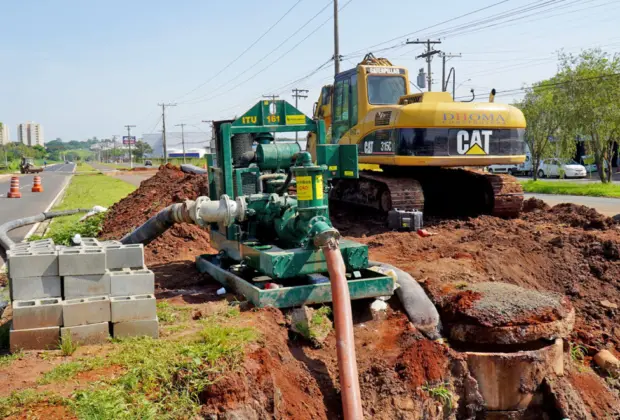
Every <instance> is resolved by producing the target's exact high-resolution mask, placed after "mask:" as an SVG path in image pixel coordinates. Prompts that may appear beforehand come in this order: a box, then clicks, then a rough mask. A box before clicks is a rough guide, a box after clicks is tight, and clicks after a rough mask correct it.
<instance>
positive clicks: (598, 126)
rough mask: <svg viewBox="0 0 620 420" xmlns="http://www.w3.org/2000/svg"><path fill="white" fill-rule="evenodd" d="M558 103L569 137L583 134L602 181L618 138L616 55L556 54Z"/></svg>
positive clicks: (619, 64)
mask: <svg viewBox="0 0 620 420" xmlns="http://www.w3.org/2000/svg"><path fill="white" fill-rule="evenodd" d="M557 77H558V79H559V80H560V81H561V83H562V84H561V85H560V86H558V89H557V91H556V92H557V98H558V102H557V103H558V106H559V107H561V108H563V109H564V115H565V121H564V124H565V127H566V130H567V131H570V132H571V134H572V135H573V138H575V137H576V136H578V135H580V136H584V135H585V136H586V137H587V138H588V139H589V141H587V142H586V148H587V149H588V152H589V153H591V154H592V155H593V157H594V162H595V163H596V167H597V169H598V173H599V177H600V178H601V181H602V182H604V183H607V182H610V181H611V177H612V170H613V169H612V158H613V147H614V143H615V142H616V141H617V140H618V139H619V138H620V55H617V54H616V55H613V56H610V55H608V54H606V53H603V52H602V51H601V50H600V49H591V50H586V51H583V52H582V53H581V54H579V55H578V56H575V55H572V54H565V53H562V54H560V70H559V72H558V75H557Z"/></svg>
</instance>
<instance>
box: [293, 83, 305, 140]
mask: <svg viewBox="0 0 620 420" xmlns="http://www.w3.org/2000/svg"><path fill="white" fill-rule="evenodd" d="M308 92H309V90H308V89H297V88H295V89H293V98H295V108H299V98H302V99H306V98H307V97H308V95H304V93H308ZM295 143H299V132H298V131H295Z"/></svg>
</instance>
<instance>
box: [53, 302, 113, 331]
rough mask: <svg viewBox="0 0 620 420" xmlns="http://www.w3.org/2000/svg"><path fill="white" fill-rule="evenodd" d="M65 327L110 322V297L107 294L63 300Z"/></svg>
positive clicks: (63, 321)
mask: <svg viewBox="0 0 620 420" xmlns="http://www.w3.org/2000/svg"><path fill="white" fill-rule="evenodd" d="M62 305H63V308H62V324H63V325H64V326H65V327H74V326H76V325H88V324H98V323H101V322H110V298H109V297H107V296H94V297H84V298H79V299H69V300H65V301H64V302H62Z"/></svg>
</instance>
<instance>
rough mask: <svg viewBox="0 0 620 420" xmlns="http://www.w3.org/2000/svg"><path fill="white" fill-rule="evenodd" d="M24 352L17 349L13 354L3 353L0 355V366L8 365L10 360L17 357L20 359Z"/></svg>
mask: <svg viewBox="0 0 620 420" xmlns="http://www.w3.org/2000/svg"><path fill="white" fill-rule="evenodd" d="M23 355H24V353H22V352H21V351H18V352H16V353H13V354H3V355H0V368H3V367H6V366H8V365H10V364H11V363H12V362H14V361H15V360H17V359H20V358H21V357H23Z"/></svg>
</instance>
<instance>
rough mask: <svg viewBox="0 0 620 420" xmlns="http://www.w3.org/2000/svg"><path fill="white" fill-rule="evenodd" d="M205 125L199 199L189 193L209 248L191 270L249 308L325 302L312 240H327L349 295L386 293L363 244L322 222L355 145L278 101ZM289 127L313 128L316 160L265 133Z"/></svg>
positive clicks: (321, 262)
mask: <svg viewBox="0 0 620 420" xmlns="http://www.w3.org/2000/svg"><path fill="white" fill-rule="evenodd" d="M214 131H215V132H214V137H215V139H216V145H215V146H216V153H215V154H213V155H208V156H207V164H208V178H209V197H201V198H199V199H197V200H196V203H195V206H192V212H194V213H193V215H192V218H193V219H195V220H196V222H197V223H199V224H201V225H203V226H205V227H209V229H210V235H211V242H212V246H213V247H215V248H216V249H217V250H218V251H219V253H218V254H217V255H202V256H199V257H198V258H197V265H198V268H199V269H200V270H201V271H204V272H208V273H209V274H211V275H212V276H213V277H214V278H215V279H216V280H218V281H220V282H221V283H222V284H224V285H226V286H229V287H233V288H235V289H237V290H238V291H239V292H241V293H243V294H244V295H246V297H248V299H249V300H251V301H252V302H253V303H254V304H255V305H257V306H266V305H273V306H276V307H287V306H297V305H301V304H304V303H315V302H328V301H331V291H330V288H329V284H328V283H327V282H328V279H327V278H326V275H325V273H326V272H327V266H326V263H325V256H324V255H323V251H322V247H324V246H326V244H328V243H330V244H332V245H333V244H337V246H338V247H339V248H340V251H341V253H342V256H343V261H344V263H345V266H346V269H347V272H348V273H349V275H350V276H351V281H350V282H349V290H350V293H351V296H352V298H353V299H359V298H362V297H373V296H384V295H391V294H392V293H393V286H394V283H393V280H392V279H391V278H390V277H386V276H384V275H381V274H379V273H376V272H374V271H371V270H368V248H367V246H366V245H363V244H359V243H357V242H354V241H350V240H346V239H340V234H339V232H338V230H336V229H335V228H334V227H333V226H332V224H331V221H330V219H329V201H328V192H329V180H330V179H332V178H357V176H358V168H357V163H358V162H357V146H356V145H338V144H325V127H324V124H323V121H320V120H319V121H313V120H311V119H310V118H308V117H307V116H305V115H304V114H302V113H301V112H300V111H299V110H297V109H296V108H294V107H293V106H292V105H290V104H289V103H288V102H286V101H280V100H276V101H261V102H259V103H257V104H256V105H255V106H254V107H252V108H251V109H250V110H249V111H248V112H246V113H245V114H244V115H242V116H241V117H239V118H237V119H236V120H234V121H217V122H215V123H214ZM299 131H302V132H312V133H316V138H317V161H316V162H313V161H312V157H311V155H310V153H308V152H305V151H301V148H300V146H299V145H298V144H297V143H293V142H291V141H290V140H289V141H288V142H287V141H278V140H276V139H275V136H276V135H277V134H278V133H286V132H299ZM326 283H327V284H326ZM271 284H276V285H278V286H279V287H278V289H277V290H278V291H277V292H276V291H275V290H271V289H270V288H268V287H266V286H265V285H271Z"/></svg>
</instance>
